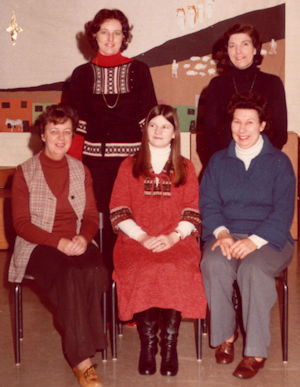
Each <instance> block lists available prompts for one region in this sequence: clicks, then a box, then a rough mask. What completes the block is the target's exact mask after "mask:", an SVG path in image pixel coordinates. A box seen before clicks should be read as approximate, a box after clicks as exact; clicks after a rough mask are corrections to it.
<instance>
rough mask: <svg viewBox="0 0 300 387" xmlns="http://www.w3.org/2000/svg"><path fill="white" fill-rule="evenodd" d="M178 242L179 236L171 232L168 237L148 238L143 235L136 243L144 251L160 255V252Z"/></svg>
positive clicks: (148, 236)
mask: <svg viewBox="0 0 300 387" xmlns="http://www.w3.org/2000/svg"><path fill="white" fill-rule="evenodd" d="M178 241H179V236H178V234H177V233H176V232H171V233H170V234H168V235H164V234H162V235H158V236H150V235H148V234H146V233H145V234H143V235H142V236H141V237H140V238H139V239H138V242H139V243H140V244H141V245H142V246H144V247H145V248H146V249H148V250H151V251H152V252H153V253H161V252H162V251H165V250H168V249H169V248H171V247H172V246H174V245H175V243H177V242H178Z"/></svg>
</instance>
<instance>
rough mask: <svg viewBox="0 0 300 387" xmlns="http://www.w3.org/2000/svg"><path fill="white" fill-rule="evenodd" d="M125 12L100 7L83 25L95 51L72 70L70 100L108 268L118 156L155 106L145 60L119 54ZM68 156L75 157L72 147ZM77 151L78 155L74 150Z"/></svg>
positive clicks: (127, 150) (131, 148)
mask: <svg viewBox="0 0 300 387" xmlns="http://www.w3.org/2000/svg"><path fill="white" fill-rule="evenodd" d="M131 29H132V28H131V27H130V26H129V23H128V20H127V17H126V16H125V15H124V14H123V13H122V12H121V11H119V10H117V9H112V10H110V9H101V10H100V11H99V12H98V13H97V14H96V15H95V17H94V19H93V20H91V21H89V22H88V23H86V25H85V33H86V36H87V38H88V40H89V41H90V43H91V45H92V47H93V48H94V49H95V52H97V56H96V57H95V58H94V59H93V60H92V61H91V62H89V63H86V64H83V65H81V66H79V67H77V68H76V69H75V70H74V71H73V74H72V79H71V89H70V99H71V104H72V106H73V107H75V108H76V109H77V111H78V113H79V118H80V124H79V126H78V128H77V131H76V134H77V136H76V138H75V144H76V143H77V144H78V142H79V143H81V144H82V145H83V150H80V152H79V157H80V156H81V152H82V160H83V163H84V164H85V165H87V166H88V167H89V169H90V171H91V174H92V178H93V183H94V191H95V197H96V201H97V207H98V211H100V212H102V213H103V214H104V230H103V241H104V243H103V253H104V259H105V262H106V264H107V266H108V267H110V268H111V269H112V249H113V244H114V240H115V237H114V234H113V232H112V229H111V225H110V220H109V210H108V205H109V199H110V195H111V191H112V187H113V183H114V180H115V177H116V175H117V172H118V169H119V166H120V163H121V161H122V160H123V159H124V158H125V157H127V156H129V155H131V154H134V153H135V152H136V151H137V150H138V149H139V146H140V142H141V127H140V126H141V124H142V123H143V120H144V118H145V117H146V115H147V113H148V111H149V110H150V109H151V108H152V107H153V106H155V105H156V103H157V102H156V97H155V92H154V88H153V83H152V78H151V74H150V71H149V68H148V66H147V65H146V64H144V63H142V62H139V61H137V60H133V59H130V58H127V57H124V56H122V55H121V52H122V51H124V50H125V49H126V48H127V46H128V43H129V42H130V40H131V37H132V35H131ZM70 154H71V155H73V156H75V157H76V155H75V153H74V147H72V148H71V153H70ZM77 156H78V154H77Z"/></svg>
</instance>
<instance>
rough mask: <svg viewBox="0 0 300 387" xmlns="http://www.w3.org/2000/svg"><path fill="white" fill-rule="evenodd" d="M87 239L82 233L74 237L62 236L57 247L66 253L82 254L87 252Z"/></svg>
mask: <svg viewBox="0 0 300 387" xmlns="http://www.w3.org/2000/svg"><path fill="white" fill-rule="evenodd" d="M86 248H87V241H86V239H85V238H84V237H83V236H82V235H76V236H74V237H73V238H72V239H68V238H61V239H60V240H59V242H58V245H57V249H58V250H59V251H61V252H62V253H64V254H66V255H69V256H70V255H81V254H83V253H85V251H86Z"/></svg>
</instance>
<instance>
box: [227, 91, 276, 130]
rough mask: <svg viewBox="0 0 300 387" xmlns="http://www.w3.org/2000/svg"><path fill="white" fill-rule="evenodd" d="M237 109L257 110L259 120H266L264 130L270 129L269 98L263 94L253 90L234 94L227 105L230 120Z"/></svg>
mask: <svg viewBox="0 0 300 387" xmlns="http://www.w3.org/2000/svg"><path fill="white" fill-rule="evenodd" d="M236 109H253V110H256V111H257V114H258V118H259V122H263V121H265V122H266V127H265V130H264V132H265V133H266V131H268V129H269V127H270V112H269V107H268V102H267V99H266V98H265V97H264V96H263V95H261V94H259V93H256V92H253V91H245V92H243V93H239V94H234V95H233V96H232V97H231V98H230V101H229V103H228V105H227V115H228V118H229V119H230V121H232V119H233V115H234V112H235V110H236ZM268 134H269V133H268Z"/></svg>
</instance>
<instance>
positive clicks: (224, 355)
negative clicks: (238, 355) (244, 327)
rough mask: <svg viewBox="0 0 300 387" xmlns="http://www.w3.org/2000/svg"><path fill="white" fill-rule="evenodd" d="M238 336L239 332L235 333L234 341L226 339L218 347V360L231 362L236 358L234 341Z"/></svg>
mask: <svg viewBox="0 0 300 387" xmlns="http://www.w3.org/2000/svg"><path fill="white" fill-rule="evenodd" d="M237 337H238V334H237V332H235V333H234V339H233V342H232V343H230V342H228V341H224V343H222V344H221V345H219V346H218V347H217V348H216V352H215V357H216V362H217V363H219V364H229V363H232V362H233V359H234V342H235V341H236V339H237Z"/></svg>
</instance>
